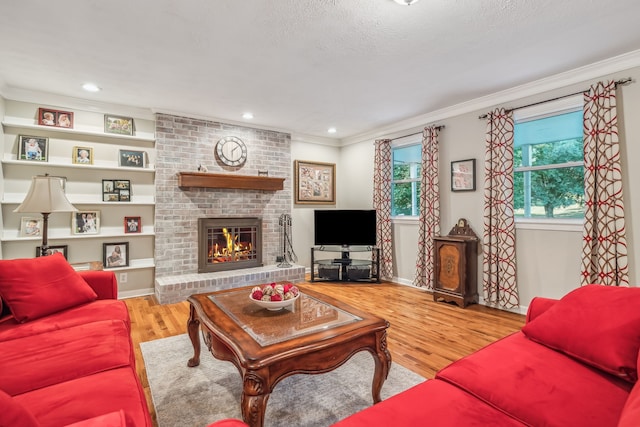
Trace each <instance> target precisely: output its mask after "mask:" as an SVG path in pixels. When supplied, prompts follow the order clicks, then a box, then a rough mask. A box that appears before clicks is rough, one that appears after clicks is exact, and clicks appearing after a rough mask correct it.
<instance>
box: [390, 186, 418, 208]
mask: <svg viewBox="0 0 640 427" xmlns="http://www.w3.org/2000/svg"><path fill="white" fill-rule="evenodd" d="M414 186H415V184H414V183H412V182H403V183H399V184H392V185H391V192H392V193H393V198H392V202H391V215H392V216H396V215H413V211H414V208H413V207H414V204H413V201H414V197H413V193H412V191H413V187H414ZM417 187H420V186H419V185H418V186H417Z"/></svg>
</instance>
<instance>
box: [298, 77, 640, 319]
mask: <svg viewBox="0 0 640 427" xmlns="http://www.w3.org/2000/svg"><path fill="white" fill-rule="evenodd" d="M626 77H631V78H633V80H634V81H636V82H637V81H640V68H633V69H630V70H626V71H623V72H617V73H613V74H608V75H605V76H602V77H600V78H596V79H591V80H588V81H583V82H581V83H576V84H571V85H570V86H566V87H563V88H561V89H557V90H552V91H547V92H545V93H540V94H537V95H535V96H528V97H523V98H521V99H518V100H515V101H511V102H509V103H506V104H502V105H499V106H502V107H506V108H509V107H518V106H523V105H526V104H529V103H532V102H537V101H544V100H548V99H551V98H554V97H557V96H563V95H567V94H571V93H574V92H579V91H581V90H585V89H587V88H588V87H589V86H590V85H591V84H592V83H594V82H597V81H603V80H609V79H615V80H617V79H621V78H626ZM493 108H494V107H491V108H487V109H483V110H479V111H473V112H470V113H466V114H462V115H452V116H451V117H443V118H441V119H440V120H438V121H437V122H436V123H434V124H439V125H445V128H444V129H443V130H442V131H441V132H440V137H439V142H440V185H441V231H442V234H447V233H448V232H449V230H450V229H451V228H452V227H453V226H454V225H455V223H456V221H457V219H458V218H460V217H464V218H467V220H468V221H469V224H470V226H471V227H472V228H473V230H474V231H475V232H476V234H478V236H479V237H481V236H482V232H483V229H482V227H483V210H482V204H483V192H482V188H483V182H484V169H483V163H484V145H485V130H486V121H485V120H480V119H478V116H479V115H482V114H484V113H486V112H487V111H489V110H491V109H493ZM618 116H619V123H618V124H619V133H620V141H621V142H620V145H621V153H622V167H623V181H624V186H625V190H624V191H625V194H624V198H625V200H624V201H625V215H626V227H627V243H628V251H629V257H628V260H629V273H630V281H631V283H632V285H635V284H636V283H637V280H638V277H637V273H636V268H637V267H640V252H639V251H637V250H635V248H634V243H635V242H640V227H634V223H635V218H637V217H639V216H640V186H638V185H637V184H635V187H634V186H632V183H637V182H638V181H639V180H640V168H638V167H636V166H635V163H634V160H635V159H640V144H638V143H637V141H640V120H636V119H635V118H636V117H638V116H640V84H639V83H633V84H630V85H626V86H622V87H620V88H619V89H618ZM429 124H431V123H425V125H429ZM414 131H415V129H407V131H406V132H404V133H403V132H395V133H396V134H397V135H402V134H409V133H413V132H414ZM393 136H396V135H392V136H391V137H393ZM294 147H295V150H296V153H295V154H294V156H293V158H294V159H295V158H305V159H311V158H313V156H314V155H318V154H319V153H322V151H321V150H320V149H319V148H316V149H315V150H312V151H307V150H308V149H311V147H310V146H309V145H308V144H303V143H300V144H297V145H294ZM322 154H324V156H320V157H323V158H324V159H325V160H327V159H329V158H331V157H332V156H336V155H337V156H338V158H339V162H338V169H337V174H338V178H337V182H338V206H337V207H339V208H343V209H346V208H350V209H367V208H371V203H372V202H371V197H372V192H373V182H372V179H373V155H374V147H373V140H367V141H363V142H357V143H353V144H351V145H346V146H344V147H342V148H341V149H340V150H339V153H338V154H336V153H335V150H331V151H327V152H323V153H322ZM320 157H319V158H318V160H320ZM469 158H475V159H476V188H477V190H476V191H475V192H462V193H452V192H451V191H450V163H451V161H455V160H463V159H469ZM307 210H312V209H304V208H302V209H301V208H296V209H294V215H295V216H294V231H295V234H294V239H295V241H296V243H297V245H296V250H297V252H298V255H299V258H300V264H303V265H305V266H307V267H308V266H309V256H308V254H306V252H308V251H309V248H310V246H311V244H312V243H313V242H312V239H313V217H312V216H311V215H310V213H309V212H307ZM302 211H304V214H303V212H302ZM296 222H297V224H296ZM417 231H418V228H417V224H415V223H412V222H411V221H410V220H402V221H397V222H395V223H394V226H393V233H394V241H395V243H394V254H393V255H394V264H395V265H394V270H393V272H394V276H395V280H397V281H399V282H401V283H412V282H413V279H414V276H415V261H416V259H415V256H416V248H417V236H416V235H417ZM516 238H517V245H516V257H517V266H518V286H519V293H520V303H521V308H522V309H526V307H527V306H528V305H529V302H530V301H531V299H532V298H533V297H534V296H546V297H552V298H558V297H561V296H562V295H564V294H566V293H567V292H568V291H570V290H571V289H575V288H576V287H578V286H579V272H580V251H581V247H582V246H581V245H582V235H581V233H580V232H575V231H541V230H525V229H518V230H517V232H516ZM301 254H302V255H304V256H300V255H301ZM478 277H479V284H478V289H479V293H480V295H482V279H481V278H482V262H481V259H480V260H479V267H478Z"/></svg>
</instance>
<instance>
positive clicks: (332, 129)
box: [327, 128, 337, 133]
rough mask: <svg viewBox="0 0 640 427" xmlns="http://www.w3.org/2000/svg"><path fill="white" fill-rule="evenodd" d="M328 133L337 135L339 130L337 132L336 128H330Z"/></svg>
mask: <svg viewBox="0 0 640 427" xmlns="http://www.w3.org/2000/svg"><path fill="white" fill-rule="evenodd" d="M327 132H329V133H336V132H337V130H336V128H329V129H327Z"/></svg>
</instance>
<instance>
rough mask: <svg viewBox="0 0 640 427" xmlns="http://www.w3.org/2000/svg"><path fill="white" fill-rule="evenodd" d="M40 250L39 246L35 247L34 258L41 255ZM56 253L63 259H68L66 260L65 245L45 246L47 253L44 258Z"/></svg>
mask: <svg viewBox="0 0 640 427" xmlns="http://www.w3.org/2000/svg"><path fill="white" fill-rule="evenodd" d="M40 248H41V246H36V257H39V256H41V255H42V254H41V252H42V250H41V249H40ZM58 252H60V253H61V254H62V255H63V256H64V259H69V258H67V245H60V246H47V252H46V253H45V254H44V256H48V255H53V254H57V253H58Z"/></svg>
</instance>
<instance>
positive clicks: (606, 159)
mask: <svg viewBox="0 0 640 427" xmlns="http://www.w3.org/2000/svg"><path fill="white" fill-rule="evenodd" d="M584 198H585V205H586V208H585V212H584V229H583V232H582V238H583V242H582V272H581V282H580V284H581V285H586V284H589V283H600V284H603V285H608V286H629V275H628V265H627V240H626V237H625V221H624V204H623V202H622V177H621V170H620V148H619V145H618V116H617V112H616V83H615V82H614V81H610V82H607V83H602V82H600V83H597V84H596V85H594V86H592V87H591V88H590V89H589V91H587V92H585V94H584Z"/></svg>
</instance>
